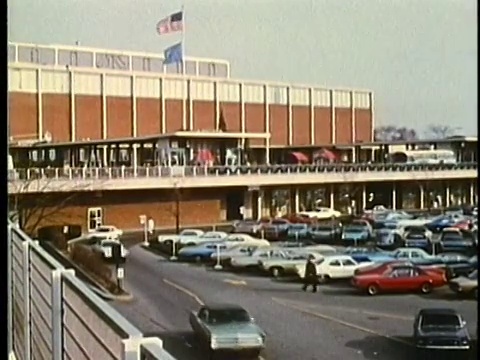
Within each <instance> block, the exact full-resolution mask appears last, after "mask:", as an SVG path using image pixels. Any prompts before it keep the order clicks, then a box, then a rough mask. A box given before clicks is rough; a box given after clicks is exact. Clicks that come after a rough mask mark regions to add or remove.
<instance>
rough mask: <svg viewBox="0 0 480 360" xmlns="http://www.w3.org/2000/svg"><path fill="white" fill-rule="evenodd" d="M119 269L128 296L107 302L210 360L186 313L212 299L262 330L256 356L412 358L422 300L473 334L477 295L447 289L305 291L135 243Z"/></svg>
mask: <svg viewBox="0 0 480 360" xmlns="http://www.w3.org/2000/svg"><path fill="white" fill-rule="evenodd" d="M125 274H126V278H125V287H126V289H127V291H129V292H130V293H132V294H133V295H134V300H133V301H132V302H129V303H120V302H118V303H113V305H114V306H115V307H116V308H117V309H118V310H119V311H120V312H121V313H122V314H124V315H125V316H126V317H127V319H129V320H130V321H131V322H132V323H134V324H135V325H136V326H137V327H138V328H139V329H140V330H142V331H143V332H144V333H145V334H147V335H153V336H159V337H160V338H161V339H162V340H163V341H164V347H165V348H166V349H167V351H169V352H170V353H171V354H172V355H173V356H174V357H175V358H176V359H178V360H194V359H195V360H202V359H208V356H207V355H206V354H205V351H202V350H201V348H200V346H199V344H197V343H196V339H195V338H194V336H193V335H192V332H191V329H190V325H189V323H188V314H189V311H191V310H196V309H198V308H199V307H200V306H201V304H203V303H208V302H212V301H214V302H233V303H237V304H240V305H242V306H244V307H245V308H246V309H247V310H248V311H249V312H250V313H251V315H252V316H253V317H254V318H255V319H256V321H257V323H258V324H259V325H260V326H261V327H262V328H263V329H264V330H265V331H266V333H267V348H266V350H265V351H264V353H263V354H262V358H263V359H268V360H292V359H304V360H317V359H318V360H321V359H328V360H336V359H339V360H345V359H389V360H390V359H391V360H404V359H408V358H412V357H413V356H414V355H415V353H414V349H413V348H412V346H411V334H412V325H413V317H414V315H415V314H416V312H417V311H418V310H419V309H421V308H424V307H451V308H455V309H457V310H458V311H459V312H460V313H462V314H463V315H464V316H465V318H466V319H467V322H468V326H469V330H470V332H471V334H472V335H474V334H475V333H476V326H477V302H476V301H473V300H469V299H461V300H459V299H457V298H456V297H455V296H454V295H453V294H451V293H450V291H449V290H448V289H445V288H444V289H439V290H437V291H435V292H434V293H432V294H430V295H427V296H421V295H416V294H405V295H378V296H376V297H369V296H366V295H362V294H358V293H357V292H356V291H354V290H352V289H351V288H350V286H349V285H348V284H345V283H336V284H328V285H323V286H321V287H320V291H319V292H318V293H316V294H312V293H304V292H302V291H301V290H300V285H299V284H297V283H292V282H288V281H285V280H272V279H270V278H267V277H259V276H248V275H240V274H232V273H229V272H226V271H215V270H212V269H209V268H206V267H203V266H198V265H189V264H182V263H176V262H170V261H168V260H166V259H164V258H163V257H161V256H158V255H155V254H153V253H151V252H150V251H148V250H146V249H143V248H142V247H141V246H139V245H136V246H133V247H132V248H130V256H129V258H128V261H127V264H126V270H125ZM473 356H475V355H473ZM228 359H232V357H231V356H229V357H228Z"/></svg>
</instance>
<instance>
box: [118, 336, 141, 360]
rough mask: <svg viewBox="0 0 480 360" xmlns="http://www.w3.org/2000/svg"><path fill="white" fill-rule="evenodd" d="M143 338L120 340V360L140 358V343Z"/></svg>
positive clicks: (136, 359)
mask: <svg viewBox="0 0 480 360" xmlns="http://www.w3.org/2000/svg"><path fill="white" fill-rule="evenodd" d="M142 340H143V337H141V336H135V337H130V338H128V339H124V340H122V343H123V351H122V358H121V359H122V360H138V359H141V357H140V355H141V354H140V345H141V343H142Z"/></svg>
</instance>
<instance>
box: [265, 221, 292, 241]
mask: <svg viewBox="0 0 480 360" xmlns="http://www.w3.org/2000/svg"><path fill="white" fill-rule="evenodd" d="M289 227H290V222H289V221H288V220H286V219H273V220H272V221H271V222H270V223H269V224H267V225H265V226H264V234H265V238H266V239H268V240H281V239H284V238H285V237H286V236H287V232H288V228H289Z"/></svg>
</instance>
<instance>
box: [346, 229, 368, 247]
mask: <svg viewBox="0 0 480 360" xmlns="http://www.w3.org/2000/svg"><path fill="white" fill-rule="evenodd" d="M371 238H372V230H371V227H370V225H368V226H367V225H361V224H350V225H346V226H344V227H343V229H342V242H343V243H344V244H345V245H346V246H351V245H357V244H359V243H363V244H364V243H366V242H367V241H369V240H371Z"/></svg>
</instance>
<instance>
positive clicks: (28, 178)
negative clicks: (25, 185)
mask: <svg viewBox="0 0 480 360" xmlns="http://www.w3.org/2000/svg"><path fill="white" fill-rule="evenodd" d="M30 176H31V172H30V169H27V180H30Z"/></svg>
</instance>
